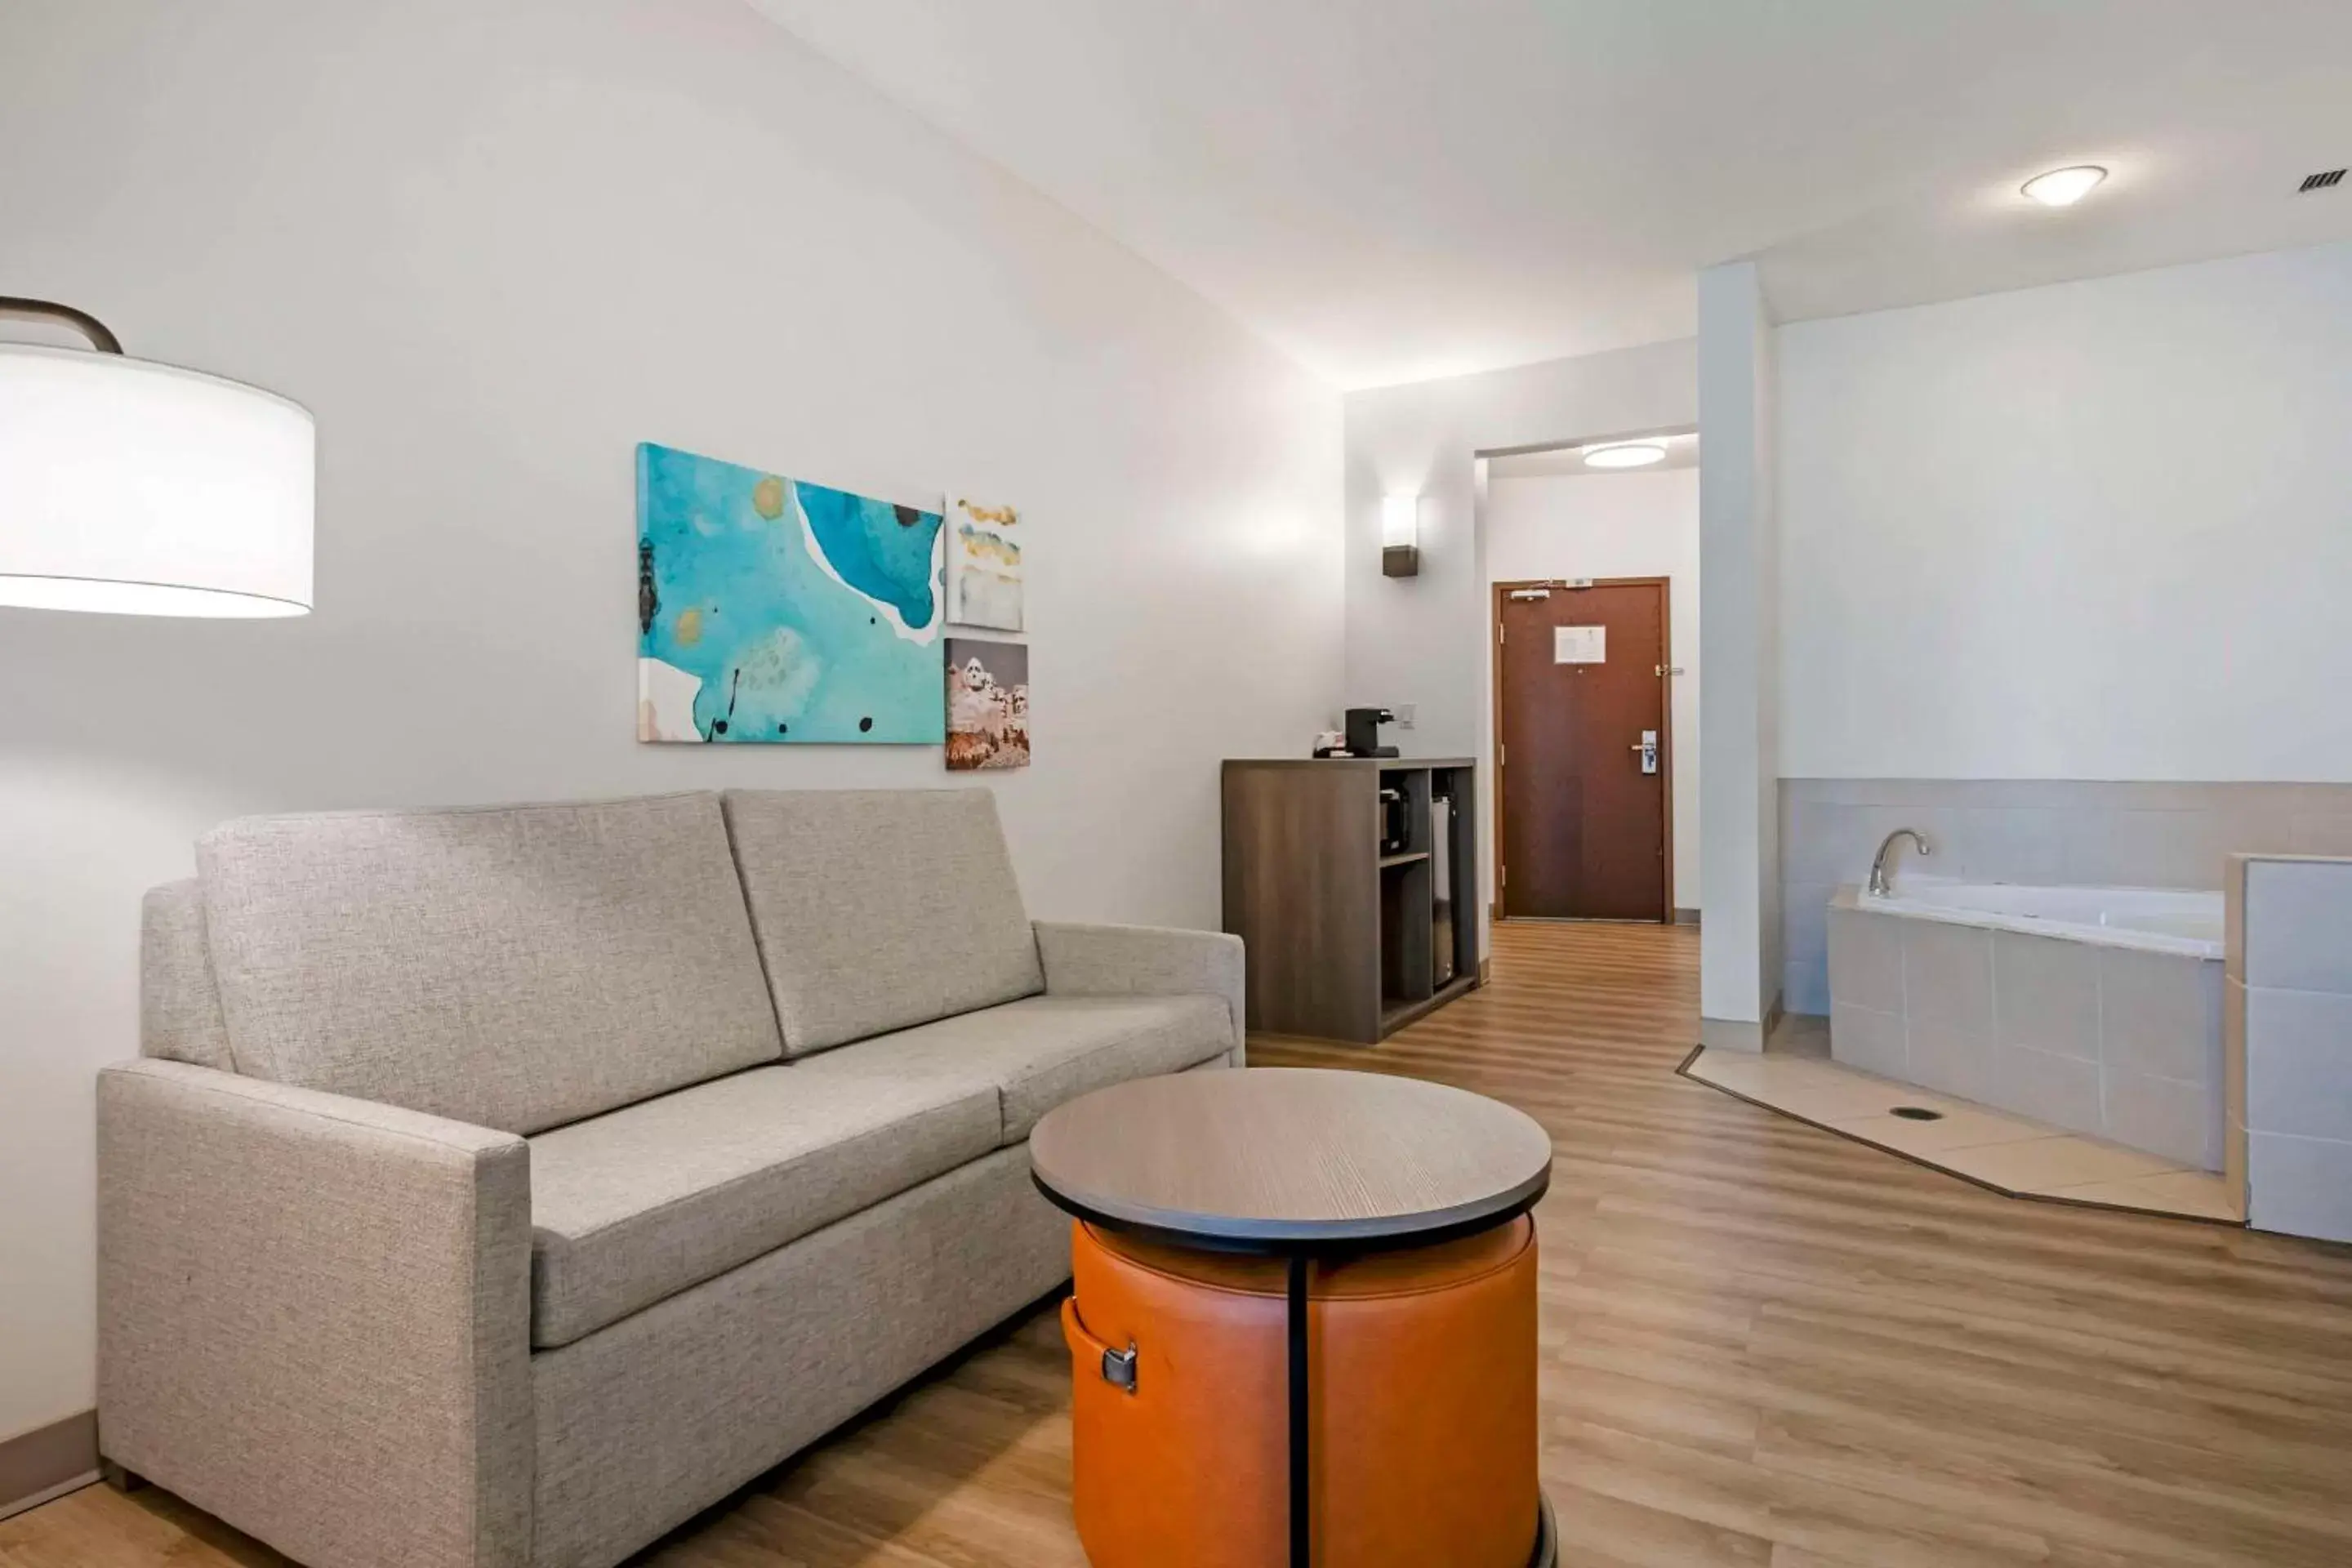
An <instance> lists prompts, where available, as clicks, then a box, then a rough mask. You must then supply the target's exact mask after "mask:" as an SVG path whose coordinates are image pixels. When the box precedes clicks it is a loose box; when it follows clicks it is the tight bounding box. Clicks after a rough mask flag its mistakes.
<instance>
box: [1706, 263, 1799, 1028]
mask: <svg viewBox="0 0 2352 1568" xmlns="http://www.w3.org/2000/svg"><path fill="white" fill-rule="evenodd" d="M1772 352H1773V343H1772V331H1771V323H1770V320H1769V316H1768V315H1767V313H1766V310H1765V306H1764V297H1763V293H1762V291H1761V289H1759V285H1758V281H1757V275H1756V268H1755V266H1754V265H1753V264H1752V263H1749V262H1735V263H1731V264H1729V265H1727V266H1722V267H1715V268H1708V269H1707V270H1706V271H1705V272H1702V273H1700V274H1699V279H1698V416H1699V430H1700V441H1699V458H1698V463H1699V558H1700V562H1701V565H1700V582H1699V602H1700V605H1701V606H1702V610H1701V613H1702V615H1703V616H1704V617H1705V625H1704V631H1703V633H1702V636H1701V640H1700V653H1699V657H1700V658H1701V660H1702V661H1703V662H1704V663H1705V664H1706V669H1707V672H1708V673H1707V684H1706V690H1705V692H1703V693H1702V694H1701V696H1700V700H1699V721H1698V722H1699V749H1700V755H1701V757H1702V758H1703V759H1704V763H1705V770H1704V772H1703V773H1701V775H1700V784H1699V789H1700V795H1699V855H1700V859H1701V863H1702V865H1703V867H1704V869H1705V877H1706V881H1705V889H1706V890H1705V894H1704V897H1705V900H1706V905H1705V907H1706V920H1705V923H1704V924H1702V925H1701V926H1700V928H1699V1014H1700V1033H1701V1036H1702V1037H1703V1038H1704V1039H1705V1040H1706V1043H1707V1044H1709V1045H1713V1046H1725V1047H1733V1048H1737V1049H1743V1050H1759V1049H1761V1048H1762V1047H1763V1043H1764V1034H1765V1030H1766V1028H1767V1026H1769V1022H1770V1019H1771V1016H1772V1013H1773V1010H1774V1005H1775V1003H1776V1001H1777V999H1778V996H1779V994H1780V793H1779V792H1780V735H1779V730H1780V721H1779V708H1780V691H1779V684H1778V678H1779V671H1778V668H1777V662H1778V658H1779V655H1778V626H1777V620H1778V612H1779V589H1778V586H1777V574H1778V572H1779V562H1778V559H1777V557H1778V551H1779V545H1778V542H1777V538H1776V533H1775V519H1774V515H1773V500H1774V497H1773V465H1772V451H1771V442H1772V421H1771V412H1772V398H1773V367H1772Z"/></svg>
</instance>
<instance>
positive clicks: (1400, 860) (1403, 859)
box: [1381, 849, 1429, 871]
mask: <svg viewBox="0 0 2352 1568" xmlns="http://www.w3.org/2000/svg"><path fill="white" fill-rule="evenodd" d="M1428 858H1429V851H1428V850H1426V849H1409V850H1407V851H1406V852H1405V853H1403V854H1402V855H1383V856H1381V870H1383V871H1385V870H1387V869H1388V868H1390V867H1391V866H1410V865H1412V863H1413V862H1414V861H1416V860H1426V859H1428Z"/></svg>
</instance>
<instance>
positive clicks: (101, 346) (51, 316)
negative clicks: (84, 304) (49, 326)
mask: <svg viewBox="0 0 2352 1568" xmlns="http://www.w3.org/2000/svg"><path fill="white" fill-rule="evenodd" d="M0 316H18V317H23V318H26V319H27V320H30V321H63V322H64V323H65V324H66V325H67V326H68V327H71V328H72V329H73V330H74V331H78V332H79V333H81V335H82V336H84V337H86V338H88V339H89V346H90V347H91V348H94V349H96V350H97V351H98V352H99V353H102V354H119V353H121V352H122V340H121V338H118V337H116V336H115V335H114V333H113V332H112V331H110V330H109V328H108V327H107V324H106V323H105V322H104V321H100V320H99V319H98V318H97V317H96V316H93V315H91V314H90V313H89V311H87V310H75V309H74V308H73V307H72V306H71V305H58V304H54V303H52V302H51V301H49V300H18V299H14V298H11V297H10V296H8V295H5V294H0Z"/></svg>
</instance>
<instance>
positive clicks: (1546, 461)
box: [1486, 430, 1698, 479]
mask: <svg viewBox="0 0 2352 1568" xmlns="http://www.w3.org/2000/svg"><path fill="white" fill-rule="evenodd" d="M1640 438H1641V439H1643V440H1647V441H1655V442H1656V443H1657V444H1658V445H1659V446H1661V447H1664V448H1665V449H1666V455H1665V457H1664V458H1662V459H1661V460H1659V461H1658V462H1654V463H1652V464H1651V465H1650V466H1649V467H1648V468H1593V467H1591V465H1590V464H1588V463H1586V462H1585V460H1584V452H1583V449H1582V448H1581V447H1543V448H1541V449H1540V450H1538V451H1533V452H1505V453H1500V454H1489V455H1487V457H1486V477H1487V478H1489V479H1561V478H1566V477H1570V476H1579V475H1584V474H1594V475H1599V476H1601V477H1602V478H1606V479H1619V478H1622V477H1623V476H1625V475H1627V474H1657V473H1664V471H1665V470H1667V469H1668V468H1697V467H1698V432H1697V431H1696V430H1677V431H1675V432H1673V433H1671V434H1668V435H1664V436H1645V437H1640Z"/></svg>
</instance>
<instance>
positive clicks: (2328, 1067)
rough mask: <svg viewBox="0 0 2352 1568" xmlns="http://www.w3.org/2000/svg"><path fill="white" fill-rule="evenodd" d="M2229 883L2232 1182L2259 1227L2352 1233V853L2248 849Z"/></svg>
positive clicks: (2335, 1235)
mask: <svg viewBox="0 0 2352 1568" xmlns="http://www.w3.org/2000/svg"><path fill="white" fill-rule="evenodd" d="M2223 892H2224V894H2225V896H2226V897H2227V899H2228V907H2229V941H2228V945H2227V950H2226V953H2225V956H2224V958H2223V969H2224V971H2225V973H2226V974H2227V976H2228V978H2227V980H2226V982H2225V983H2224V984H2225V993H2226V994H2225V997H2224V1001H2223V1004H2222V1017H2223V1026H2222V1027H2223V1038H2224V1047H2223V1048H2224V1059H2225V1063H2226V1066H2227V1068H2228V1084H2229V1116H2228V1127H2227V1130H2226V1133H2225V1144H2224V1148H2225V1154H2226V1160H2227V1168H2228V1172H2229V1177H2230V1181H2231V1185H2232V1186H2233V1187H2234V1188H2235V1189H2236V1195H2237V1197H2238V1199H2239V1202H2240V1203H2241V1204H2242V1205H2243V1206H2244V1207H2245V1210H2246V1223H2247V1224H2249V1225H2251V1226H2253V1227H2254V1228H2255V1229H2257V1230H2276V1231H2284V1232H2286V1233H2287V1234H2289V1235H2292V1236H2315V1237H2322V1238H2323V1239H2326V1240H2328V1241H2347V1242H2352V935H2347V933H2352V859H2336V858H2317V857H2302V856H2248V855H2241V856H2239V857H2237V858H2236V859H2235V860H2234V861H2232V863H2231V871H2230V879H2229V885H2228V887H2227V888H2225V889H2223Z"/></svg>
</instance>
